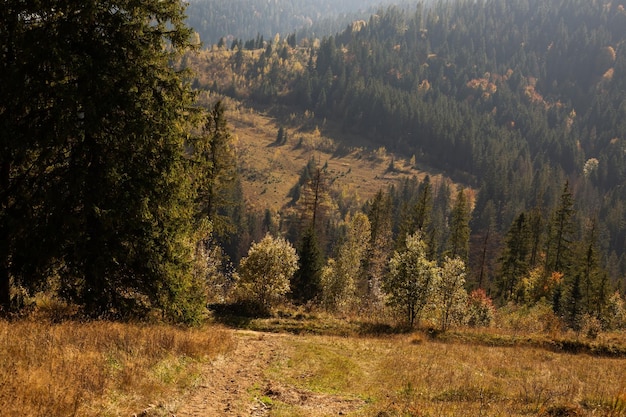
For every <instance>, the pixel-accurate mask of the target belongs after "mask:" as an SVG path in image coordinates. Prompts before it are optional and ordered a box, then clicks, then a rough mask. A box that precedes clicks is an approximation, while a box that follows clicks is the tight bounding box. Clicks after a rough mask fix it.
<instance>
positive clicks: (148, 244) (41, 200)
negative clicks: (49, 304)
mask: <svg viewBox="0 0 626 417" xmlns="http://www.w3.org/2000/svg"><path fill="white" fill-rule="evenodd" d="M113 11H114V12H113ZM190 35H191V30H190V29H189V28H187V27H185V25H184V6H183V5H182V4H181V3H180V2H178V1H175V0H165V1H160V2H157V3H154V4H150V5H148V4H147V3H146V4H144V3H137V4H135V3H133V4H130V3H129V2H127V1H111V2H107V3H104V2H100V1H96V0H86V1H81V2H66V1H60V0H50V1H33V2H28V3H24V2H19V1H13V0H11V1H8V2H6V3H5V4H4V5H3V7H2V12H0V39H1V41H0V43H1V44H2V45H4V46H3V60H2V63H0V77H1V78H2V80H3V82H2V87H1V88H2V90H1V91H0V95H1V96H2V97H3V103H5V104H3V106H1V107H2V109H0V130H1V131H2V133H1V135H2V138H1V140H0V143H2V151H0V152H1V153H0V167H1V169H0V173H1V174H0V175H2V180H1V181H0V183H1V185H2V189H1V190H0V234H1V235H2V236H3V238H2V239H1V240H2V241H3V243H2V244H0V251H1V253H0V303H1V304H2V307H4V308H6V307H7V301H8V300H9V296H8V294H7V289H8V288H9V287H8V283H7V281H8V280H9V279H12V280H13V282H14V283H15V284H16V285H23V286H25V287H31V286H33V285H37V283H38V282H44V281H45V280H46V279H47V277H48V276H51V275H54V274H56V275H58V276H59V279H60V286H61V290H62V294H63V295H64V296H66V297H67V298H69V299H71V300H73V301H75V302H78V303H80V304H81V305H83V306H84V307H85V311H86V312H87V313H88V314H90V315H95V316H97V315H110V314H123V313H124V312H128V311H130V312H133V311H135V310H136V309H137V308H138V306H141V304H142V303H144V301H139V300H145V301H146V302H147V304H148V305H147V307H148V308H159V309H161V311H162V312H163V314H164V315H166V316H168V317H171V318H173V319H177V320H193V318H192V316H193V315H194V314H195V313H193V312H192V310H193V311H195V312H197V311H199V310H197V309H196V307H197V306H198V305H202V301H201V300H200V299H198V295H200V294H201V293H202V291H200V290H198V287H197V286H198V285H199V283H197V282H193V280H192V274H191V268H192V263H193V256H194V255H193V254H194V252H195V239H196V237H197V236H195V232H194V229H195V221H194V218H193V213H194V209H193V203H194V201H195V190H194V184H193V183H192V182H191V178H192V177H193V174H192V172H191V171H192V168H191V167H190V166H189V163H188V159H187V158H186V155H185V151H186V148H185V147H186V138H187V132H188V131H189V128H190V126H191V125H190V123H191V122H192V121H193V118H194V117H195V112H194V111H193V110H192V108H191V106H192V95H191V93H190V88H189V85H188V84H187V83H185V81H184V78H185V77H184V74H183V73H181V72H177V71H176V70H174V69H173V68H172V67H171V66H170V63H171V62H172V61H174V60H175V59H176V57H177V56H178V54H179V53H180V52H181V51H184V50H187V49H188V48H189V47H190V43H189V39H190ZM29 247H30V249H28V250H26V248H29ZM142 308H143V307H142Z"/></svg>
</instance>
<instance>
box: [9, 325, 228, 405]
mask: <svg viewBox="0 0 626 417" xmlns="http://www.w3.org/2000/svg"><path fill="white" fill-rule="evenodd" d="M230 344H231V338H230V334H229V333H228V332H227V331H226V330H223V329H222V328H218V327H207V328H204V329H179V328H175V327H172V326H165V325H144V324H120V323H110V322H89V323H77V322H66V323H62V324H50V323H45V322H34V321H16V322H7V321H0V404H1V405H2V409H1V411H0V413H1V414H2V415H3V416H47V417H55V416H64V417H65V416H120V415H127V416H130V415H132V414H133V413H138V412H141V411H143V410H145V409H150V410H151V411H149V412H148V413H147V414H146V415H161V414H164V413H166V412H168V411H169V413H170V415H171V409H175V407H176V404H177V401H180V400H181V398H184V394H185V392H186V391H187V390H188V389H190V388H191V387H193V385H194V384H195V383H197V381H198V380H199V376H200V375H199V369H200V364H201V363H202V362H203V361H206V360H208V359H210V358H213V357H214V356H216V355H218V354H220V353H222V352H225V351H226V350H228V349H229V347H230ZM168 401H169V402H168Z"/></svg>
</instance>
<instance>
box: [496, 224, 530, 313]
mask: <svg viewBox="0 0 626 417" xmlns="http://www.w3.org/2000/svg"><path fill="white" fill-rule="evenodd" d="M530 243H531V242H530V231H529V226H528V222H527V221H526V215H525V214H524V213H520V215H519V216H517V219H515V222H514V223H513V225H511V228H510V229H509V232H508V233H507V234H506V238H505V242H504V244H505V247H504V251H503V254H502V257H501V258H500V265H501V266H500V278H499V282H498V294H499V296H500V298H501V299H502V301H504V302H506V301H508V300H510V299H512V298H515V299H516V301H519V296H518V295H517V294H515V292H516V291H517V287H518V283H519V281H520V279H521V278H522V277H523V276H524V274H526V273H527V272H528V269H529V263H528V257H529V252H530Z"/></svg>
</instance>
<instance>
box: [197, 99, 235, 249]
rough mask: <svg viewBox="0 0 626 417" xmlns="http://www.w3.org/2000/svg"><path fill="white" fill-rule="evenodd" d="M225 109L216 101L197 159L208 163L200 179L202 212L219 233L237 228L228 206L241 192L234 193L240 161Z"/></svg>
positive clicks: (205, 126) (199, 142) (199, 200)
mask: <svg viewBox="0 0 626 417" xmlns="http://www.w3.org/2000/svg"><path fill="white" fill-rule="evenodd" d="M224 111H225V108H224V105H223V104H222V102H221V101H218V102H217V103H215V105H214V106H213V108H212V109H211V111H210V112H209V114H208V115H207V120H206V123H205V125H204V131H203V132H202V135H201V137H200V138H199V140H197V141H196V143H195V148H196V149H195V150H194V156H195V159H194V160H195V161H196V162H199V164H200V165H199V166H203V167H204V172H201V173H200V175H199V178H198V179H197V181H198V186H199V192H198V206H199V214H200V216H201V217H204V218H206V219H207V220H209V221H210V222H211V224H212V225H213V232H214V233H215V235H216V236H218V237H225V236H227V235H228V234H230V233H232V232H233V231H234V228H235V224H233V218H232V216H228V213H227V209H228V208H230V207H231V206H233V205H234V204H235V200H234V198H235V197H239V196H240V193H239V194H237V193H234V190H235V188H236V187H237V185H238V184H239V183H238V179H237V165H236V159H235V154H234V151H233V149H232V137H231V134H230V129H229V128H228V124H227V122H226V117H225V115H224Z"/></svg>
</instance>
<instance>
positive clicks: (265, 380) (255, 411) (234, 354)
mask: <svg viewBox="0 0 626 417" xmlns="http://www.w3.org/2000/svg"><path fill="white" fill-rule="evenodd" d="M296 337H297V336H294V335H288V334H275V333H261V332H252V331H241V330H238V331H234V333H233V338H234V344H235V346H234V348H233V349H232V350H231V351H230V352H228V353H227V354H226V355H221V356H219V357H218V358H216V359H215V360H213V361H212V362H211V363H208V364H207V365H206V366H205V369H204V371H203V381H202V383H201V385H200V386H199V388H198V389H197V390H196V391H195V392H194V393H192V394H191V395H190V397H188V399H187V400H186V402H185V404H183V405H182V406H181V407H180V408H179V409H178V412H177V413H176V417H219V416H227V417H230V416H236V417H249V416H252V417H258V416H270V415H271V408H272V404H274V403H276V402H280V403H283V404H287V405H288V406H294V407H297V409H298V410H301V412H302V413H303V414H302V415H308V416H327V415H344V414H346V413H347V412H349V411H353V410H355V409H357V408H359V407H360V406H362V405H363V402H362V401H360V400H355V399H346V398H341V397H337V396H333V395H326V394H320V393H314V392H311V391H308V390H305V389H301V388H297V387H295V386H291V385H289V384H284V383H281V382H279V381H277V380H276V379H275V378H273V377H272V372H269V371H270V369H271V368H272V367H275V366H277V365H279V366H286V364H287V362H288V358H289V356H290V354H291V352H293V345H292V342H294V341H295V338H296ZM268 399H269V400H271V401H268Z"/></svg>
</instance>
